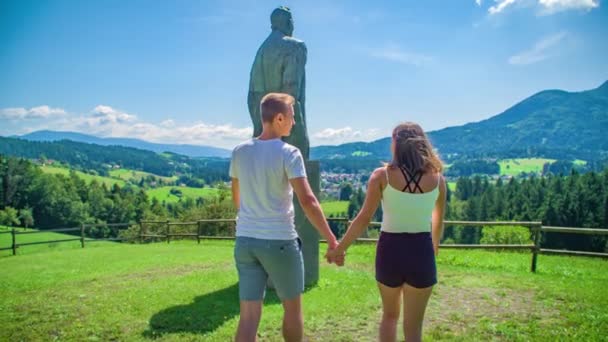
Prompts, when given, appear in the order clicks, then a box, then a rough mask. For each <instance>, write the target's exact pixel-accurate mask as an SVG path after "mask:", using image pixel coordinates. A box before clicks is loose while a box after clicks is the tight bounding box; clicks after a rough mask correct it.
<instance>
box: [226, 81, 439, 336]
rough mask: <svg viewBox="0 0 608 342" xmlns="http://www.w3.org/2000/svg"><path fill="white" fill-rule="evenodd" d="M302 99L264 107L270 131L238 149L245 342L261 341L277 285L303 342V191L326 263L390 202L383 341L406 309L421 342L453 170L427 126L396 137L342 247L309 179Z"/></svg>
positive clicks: (279, 98) (383, 242) (380, 275)
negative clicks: (301, 146)
mask: <svg viewBox="0 0 608 342" xmlns="http://www.w3.org/2000/svg"><path fill="white" fill-rule="evenodd" d="M293 104H294V99H293V97H292V96H290V95H287V94H282V93H270V94H268V95H266V96H264V98H263V99H262V101H261V104H260V109H261V110H260V112H261V117H262V118H261V119H262V133H261V134H260V135H259V136H258V137H255V138H252V139H250V140H248V141H246V142H243V143H241V144H239V145H238V146H237V147H235V149H234V150H233V152H232V159H231V163H230V177H231V178H232V198H233V201H234V204H235V206H236V208H237V211H238V217H237V226H236V244H235V250H234V258H235V262H236V267H237V271H238V276H239V298H240V319H239V324H238V328H237V332H236V338H235V340H236V341H256V340H257V329H258V325H259V322H260V318H261V315H262V304H263V299H264V294H265V290H266V283H267V280H268V278H269V277H270V278H271V279H272V282H273V284H274V287H275V289H276V292H277V295H278V297H279V298H280V300H281V302H282V304H283V309H284V316H283V326H282V333H283V338H284V339H285V341H302V338H303V330H304V319H303V315H302V293H303V292H304V263H303V258H302V252H301V241H300V239H299V238H298V235H297V232H296V230H295V225H294V208H293V192H295V193H296V196H297V198H298V200H299V202H300V204H301V207H302V209H303V211H304V213H305V214H306V217H307V218H308V220H309V221H310V222H311V224H312V225H313V226H314V227H315V228H316V229H317V230H318V231H319V233H320V234H321V236H322V237H323V238H325V239H326V240H327V243H328V251H327V254H326V258H327V260H328V261H329V262H333V263H336V264H337V265H339V266H342V265H343V264H344V256H345V252H346V250H347V249H348V247H349V246H350V245H351V244H352V243H353V242H354V241H355V240H356V239H357V238H358V237H359V236H360V235H361V234H362V233H363V231H364V230H365V229H367V226H368V225H369V223H370V221H371V219H372V217H373V215H374V213H375V212H376V209H377V208H378V205H380V203H382V209H383V217H382V226H381V234H380V238H379V240H378V245H377V251H376V280H377V283H378V289H379V291H380V296H381V298H382V308H383V313H382V320H381V323H380V329H379V340H380V341H395V340H396V336H397V325H398V320H399V315H400V308H401V302H403V307H404V309H403V329H404V336H405V338H406V341H420V340H421V338H422V323H423V320H424V312H425V309H426V306H427V303H428V300H429V297H430V295H431V291H432V288H433V285H435V284H436V283H437V270H436V265H435V256H436V255H437V253H438V248H439V240H440V238H441V235H442V233H443V217H444V212H445V203H446V183H445V180H444V178H443V176H442V174H441V172H442V169H443V166H442V163H441V160H440V159H439V157H438V156H437V154H436V153H435V152H434V151H433V148H432V145H431V143H430V141H429V140H428V138H427V136H426V134H425V133H424V131H423V130H422V128H421V127H420V126H419V125H418V124H415V123H412V122H407V123H403V124H400V125H398V126H397V127H395V129H394V130H393V133H392V143H391V152H392V160H391V162H390V163H389V164H387V165H386V166H384V167H380V168H378V169H376V170H374V171H373V173H372V174H371V176H370V178H369V183H368V186H367V192H366V197H365V202H364V204H363V207H362V208H361V210H360V212H359V213H358V214H357V216H356V218H355V219H354V220H353V221H352V223H351V224H350V226H349V227H348V230H347V232H346V234H345V235H344V237H343V238H342V240H341V241H340V242H338V241H337V239H336V237H335V236H334V235H333V233H332V232H331V230H330V228H329V225H328V224H327V221H326V220H325V216H324V215H323V211H322V210H321V206H320V205H319V202H318V200H317V198H316V197H315V195H314V193H313V191H312V190H311V188H310V186H309V184H308V181H307V178H306V169H305V166H304V159H303V157H302V154H301V153H300V151H299V150H298V148H296V147H295V146H292V145H290V144H288V143H285V142H284V141H283V140H282V139H281V138H283V137H286V136H289V134H290V132H291V129H292V127H293V125H294V124H295V121H294V111H293Z"/></svg>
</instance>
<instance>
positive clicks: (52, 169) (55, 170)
mask: <svg viewBox="0 0 608 342" xmlns="http://www.w3.org/2000/svg"><path fill="white" fill-rule="evenodd" d="M41 169H42V171H43V172H45V173H50V174H60V175H64V176H66V177H67V176H69V175H70V169H68V168H64V167H56V166H48V165H46V166H42V167H41ZM75 172H76V174H77V175H78V177H80V178H81V179H82V180H84V181H85V182H87V183H91V182H92V181H93V180H96V181H97V182H98V183H100V184H101V183H104V184H105V185H106V186H107V187H112V186H113V185H114V184H118V185H119V186H120V187H123V186H125V181H124V180H121V179H114V178H110V177H103V176H94V175H90V174H88V173H84V172H81V171H75Z"/></svg>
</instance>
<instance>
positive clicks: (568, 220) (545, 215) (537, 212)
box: [332, 168, 608, 252]
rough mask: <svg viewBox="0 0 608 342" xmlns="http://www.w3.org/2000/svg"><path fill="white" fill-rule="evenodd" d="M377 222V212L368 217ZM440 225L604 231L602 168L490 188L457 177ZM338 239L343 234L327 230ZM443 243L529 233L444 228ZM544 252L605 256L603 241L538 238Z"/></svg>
mask: <svg viewBox="0 0 608 342" xmlns="http://www.w3.org/2000/svg"><path fill="white" fill-rule="evenodd" d="M364 198H365V195H364V193H363V191H362V190H361V189H357V190H355V191H354V192H353V193H352V195H351V196H350V199H349V205H348V210H347V212H346V213H345V214H346V215H347V216H348V217H349V218H350V219H352V218H354V217H355V215H356V214H357V213H358V212H359V210H360V209H361V206H362V205H363V200H364ZM374 220H375V221H381V220H382V211H381V208H379V209H378V211H377V212H376V214H375V216H374ZM446 220H454V221H541V222H542V223H543V225H545V226H562V227H582V228H604V229H608V168H607V169H605V170H604V171H602V172H599V173H598V172H587V173H584V174H581V173H578V172H577V171H575V170H573V171H571V173H570V174H568V175H561V174H560V175H553V174H549V175H547V176H544V177H535V176H532V177H529V178H523V179H519V178H511V179H510V180H508V181H506V182H504V181H503V180H502V179H498V180H496V181H495V182H494V181H491V180H490V179H489V178H488V177H483V176H475V177H461V178H458V180H457V183H456V190H455V191H454V192H452V191H450V190H449V189H448V206H447V212H446ZM332 228H333V229H334V230H335V231H336V232H337V233H339V234H342V233H343V230H344V228H343V227H340V225H338V224H335V223H334V224H332ZM443 242H444V243H462V244H479V243H514V244H517V243H530V242H531V241H530V233H529V230H528V229H526V228H521V227H508V228H503V227H496V228H493V227H483V228H481V227H467V226H446V229H445V232H444V236H443ZM541 243H542V245H543V247H545V248H555V249H570V250H581V251H593V252H608V239H607V238H606V237H604V236H593V235H583V234H564V233H544V234H543V237H542V241H541Z"/></svg>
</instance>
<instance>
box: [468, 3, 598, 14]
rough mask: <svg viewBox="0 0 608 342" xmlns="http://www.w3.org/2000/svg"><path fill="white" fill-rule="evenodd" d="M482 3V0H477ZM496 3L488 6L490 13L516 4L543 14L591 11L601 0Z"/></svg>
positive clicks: (501, 10)
mask: <svg viewBox="0 0 608 342" xmlns="http://www.w3.org/2000/svg"><path fill="white" fill-rule="evenodd" d="M475 1H476V2H477V4H478V5H481V0H475ZM494 1H495V2H496V4H495V5H494V6H490V8H488V13H490V15H495V14H498V13H501V12H503V11H504V10H505V9H506V8H508V7H511V6H513V5H515V4H517V5H520V7H526V8H530V7H532V8H536V9H537V10H538V13H539V14H541V15H550V14H554V13H557V12H562V11H567V10H587V11H590V10H592V9H594V8H597V7H599V6H600V2H599V0H494Z"/></svg>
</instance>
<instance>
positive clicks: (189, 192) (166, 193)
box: [146, 186, 229, 203]
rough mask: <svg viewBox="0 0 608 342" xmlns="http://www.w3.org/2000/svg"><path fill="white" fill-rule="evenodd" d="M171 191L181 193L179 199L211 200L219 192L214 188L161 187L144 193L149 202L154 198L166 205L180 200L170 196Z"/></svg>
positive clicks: (177, 197)
mask: <svg viewBox="0 0 608 342" xmlns="http://www.w3.org/2000/svg"><path fill="white" fill-rule="evenodd" d="M171 189H177V190H179V191H181V192H182V197H181V198H192V199H197V198H199V197H202V198H204V199H212V198H215V197H216V196H217V195H218V194H219V190H218V189H216V188H191V187H187V186H162V187H159V188H155V189H150V190H146V193H147V194H148V197H149V198H150V200H152V198H156V199H157V200H159V201H160V202H162V201H165V202H166V203H175V202H177V201H179V200H180V197H179V196H176V195H173V194H171V193H170V191H171ZM228 194H229V192H228Z"/></svg>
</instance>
